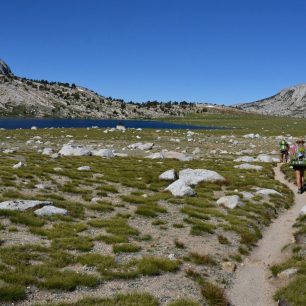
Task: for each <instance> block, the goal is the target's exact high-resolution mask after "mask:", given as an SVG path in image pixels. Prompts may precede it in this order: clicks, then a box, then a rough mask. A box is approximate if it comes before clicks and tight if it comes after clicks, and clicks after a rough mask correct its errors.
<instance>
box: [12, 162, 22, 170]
mask: <svg viewBox="0 0 306 306" xmlns="http://www.w3.org/2000/svg"><path fill="white" fill-rule="evenodd" d="M21 167H24V163H23V162H19V163H17V164H15V165H14V166H13V169H19V168H21Z"/></svg>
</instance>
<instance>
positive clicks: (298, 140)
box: [296, 138, 305, 143]
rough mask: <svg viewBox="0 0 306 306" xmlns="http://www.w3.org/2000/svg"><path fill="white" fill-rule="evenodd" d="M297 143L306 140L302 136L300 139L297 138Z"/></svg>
mask: <svg viewBox="0 0 306 306" xmlns="http://www.w3.org/2000/svg"><path fill="white" fill-rule="evenodd" d="M296 143H305V140H304V139H302V138H300V139H297V140H296Z"/></svg>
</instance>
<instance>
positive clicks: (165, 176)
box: [159, 169, 177, 181]
mask: <svg viewBox="0 0 306 306" xmlns="http://www.w3.org/2000/svg"><path fill="white" fill-rule="evenodd" d="M176 178H177V175H176V172H175V170H174V169H171V170H167V171H165V172H163V173H162V174H161V175H160V176H159V179H160V180H167V181H174V180H176Z"/></svg>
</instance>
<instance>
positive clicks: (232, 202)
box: [217, 195, 242, 209]
mask: <svg viewBox="0 0 306 306" xmlns="http://www.w3.org/2000/svg"><path fill="white" fill-rule="evenodd" d="M217 205H222V206H224V207H226V208H229V209H234V208H236V207H237V206H241V205H242V202H241V201H240V197H239V196H237V195H232V196H224V197H222V198H220V199H219V200H218V201H217Z"/></svg>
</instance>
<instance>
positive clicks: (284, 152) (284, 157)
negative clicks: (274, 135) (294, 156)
mask: <svg viewBox="0 0 306 306" xmlns="http://www.w3.org/2000/svg"><path fill="white" fill-rule="evenodd" d="M279 150H280V154H281V158H280V160H281V163H287V161H288V152H289V144H288V142H287V141H286V140H285V139H283V140H281V141H280V143H279Z"/></svg>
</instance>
